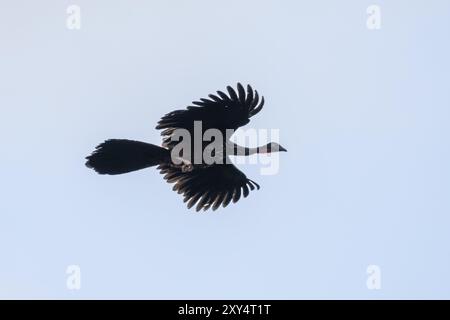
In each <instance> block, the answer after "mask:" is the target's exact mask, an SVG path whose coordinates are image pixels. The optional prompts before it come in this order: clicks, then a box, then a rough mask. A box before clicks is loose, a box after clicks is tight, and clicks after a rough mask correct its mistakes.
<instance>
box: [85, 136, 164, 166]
mask: <svg viewBox="0 0 450 320" xmlns="http://www.w3.org/2000/svg"><path fill="white" fill-rule="evenodd" d="M86 159H87V162H86V166H87V167H88V168H92V169H94V170H95V171H96V172H98V173H100V174H122V173H127V172H131V171H136V170H140V169H144V168H148V167H152V166H155V165H158V164H161V163H164V162H166V161H168V159H170V152H169V150H167V149H164V148H161V147H159V146H155V145H153V144H150V143H145V142H140V141H132V140H123V139H120V140H119V139H111V140H106V141H105V142H103V143H102V144H100V145H98V146H97V148H96V149H95V151H94V152H93V153H92V154H91V155H90V156H88V157H86Z"/></svg>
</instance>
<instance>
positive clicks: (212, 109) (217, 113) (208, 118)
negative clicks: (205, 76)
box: [156, 83, 264, 148]
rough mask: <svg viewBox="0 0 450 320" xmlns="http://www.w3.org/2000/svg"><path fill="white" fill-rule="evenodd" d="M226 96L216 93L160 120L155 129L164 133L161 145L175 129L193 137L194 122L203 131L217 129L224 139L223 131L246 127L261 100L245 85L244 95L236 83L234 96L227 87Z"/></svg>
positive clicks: (231, 89)
mask: <svg viewBox="0 0 450 320" xmlns="http://www.w3.org/2000/svg"><path fill="white" fill-rule="evenodd" d="M227 91H228V95H227V94H225V93H223V92H222V91H217V95H212V94H210V95H209V99H200V101H194V102H192V104H193V105H192V106H188V107H187V108H186V109H183V110H175V111H173V112H170V113H168V114H166V115H165V116H163V117H162V118H161V120H160V121H159V122H158V125H157V126H156V129H163V131H162V132H161V135H162V136H163V137H165V138H163V139H164V145H166V146H168V147H169V148H170V145H169V144H168V143H167V142H169V141H170V136H171V135H172V134H173V132H174V131H175V130H176V129H186V130H188V131H189V132H190V133H191V134H193V133H194V121H201V123H202V129H203V131H205V130H207V129H211V128H215V129H218V130H220V131H221V132H222V134H223V135H224V136H225V132H226V129H233V130H236V129H237V128H239V127H241V126H243V125H246V124H247V123H249V121H250V118H251V117H252V116H254V115H255V114H257V113H258V112H259V111H261V109H262V107H263V106H264V97H261V98H260V97H259V94H258V91H256V90H253V89H252V87H251V86H250V85H247V91H246V90H245V89H244V87H243V86H242V85H241V84H240V83H238V84H237V92H236V91H235V90H234V89H233V88H232V87H230V86H228V87H227Z"/></svg>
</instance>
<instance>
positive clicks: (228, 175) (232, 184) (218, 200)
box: [158, 164, 259, 211]
mask: <svg viewBox="0 0 450 320" xmlns="http://www.w3.org/2000/svg"><path fill="white" fill-rule="evenodd" d="M158 169H159V170H160V172H161V173H162V174H165V175H164V179H165V180H167V182H169V183H175V185H174V187H173V190H174V191H177V192H178V193H179V194H182V195H183V196H184V202H187V206H188V209H190V208H192V207H193V206H194V205H195V204H197V206H196V210H197V211H200V210H201V209H203V210H208V209H209V208H212V209H213V210H216V209H217V208H219V207H220V205H222V206H223V207H226V206H227V205H228V204H229V203H230V202H231V201H233V202H237V201H238V200H239V199H240V198H241V196H244V198H245V197H247V196H248V195H249V193H250V190H254V189H255V188H257V189H258V190H259V185H258V184H257V183H256V182H254V181H252V180H250V179H248V178H247V177H246V176H245V174H244V173H243V172H241V171H240V170H239V169H237V168H236V167H235V166H234V165H233V164H222V165H212V166H205V167H196V168H195V169H194V170H193V171H191V172H182V170H181V168H179V167H174V166H171V165H170V164H163V165H160V166H159V167H158Z"/></svg>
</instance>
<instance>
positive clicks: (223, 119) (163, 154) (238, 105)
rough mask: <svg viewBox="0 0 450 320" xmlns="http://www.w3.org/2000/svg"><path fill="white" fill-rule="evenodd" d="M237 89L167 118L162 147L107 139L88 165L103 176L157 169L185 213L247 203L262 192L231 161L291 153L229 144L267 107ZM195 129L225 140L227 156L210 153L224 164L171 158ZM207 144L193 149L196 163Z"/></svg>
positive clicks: (275, 145) (250, 90) (260, 99)
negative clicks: (256, 192) (181, 138)
mask: <svg viewBox="0 0 450 320" xmlns="http://www.w3.org/2000/svg"><path fill="white" fill-rule="evenodd" d="M236 88H237V90H235V89H234V88H233V87H231V86H227V87H226V91H227V94H226V93H224V92H222V91H217V94H209V95H208V98H201V99H200V100H198V101H193V102H192V105H189V106H187V107H186V108H185V109H179V110H175V111H172V112H169V113H167V114H166V115H164V116H163V117H162V118H161V119H160V120H159V122H158V123H157V126H156V129H157V130H162V132H161V136H162V144H161V146H157V145H154V144H150V143H146V142H141V141H134V140H127V139H108V140H106V141H104V142H103V143H101V144H99V145H98V146H97V147H96V148H95V150H94V151H93V152H92V153H91V154H90V155H89V156H87V157H86V160H87V161H86V163H85V165H86V166H87V167H88V168H90V169H93V170H95V171H96V172H97V173H98V174H102V175H105V174H106V175H118V174H125V173H128V172H132V171H137V170H141V169H144V168H148V167H154V166H156V167H157V170H159V172H160V173H161V174H163V175H164V179H165V180H166V181H167V182H168V183H173V184H174V186H173V190H174V191H176V192H177V193H179V194H181V195H182V196H183V198H184V202H185V203H186V204H187V208H188V209H191V208H193V207H194V206H195V210H196V211H200V210H204V211H206V210H208V209H212V210H213V211H214V210H217V209H218V208H219V207H220V206H222V207H223V208H225V207H227V206H228V205H229V204H230V203H231V202H233V203H235V202H237V201H238V200H239V199H241V198H242V197H244V198H246V197H247V196H248V195H249V193H250V191H253V190H255V189H256V190H259V189H260V185H259V184H258V183H256V182H255V181H253V180H251V179H249V178H247V176H246V175H245V174H244V173H243V172H242V171H240V170H239V169H238V168H237V167H236V166H235V165H234V164H233V163H232V162H231V161H230V155H243V156H248V155H252V154H259V153H272V152H286V151H287V150H286V149H285V148H284V147H282V146H281V145H279V144H278V143H276V142H270V143H268V144H266V145H264V146H260V147H256V148H248V147H243V146H239V145H237V144H235V143H234V142H232V141H231V140H230V132H234V131H235V130H237V129H238V128H239V127H242V126H244V125H246V124H248V123H249V122H250V118H251V117H253V116H255V115H256V114H257V113H259V112H260V111H261V110H262V108H263V106H264V103H265V100H264V96H261V97H260V95H259V93H258V91H257V90H253V88H252V87H251V86H250V85H247V87H246V89H245V88H244V86H243V85H242V84H241V83H237V86H236ZM196 123H200V124H201V134H202V135H203V134H204V133H205V132H206V131H207V130H209V129H213V130H216V132H218V133H220V134H222V137H223V143H224V149H226V150H227V152H220V151H219V149H217V150H213V152H212V153H211V155H212V156H214V157H215V159H219V160H222V161H216V162H214V163H205V162H206V161H203V160H202V159H200V162H198V161H197V162H195V161H192V159H191V157H188V154H189V148H187V151H186V149H182V151H181V152H180V153H179V156H178V157H174V156H173V152H174V150H175V148H176V146H177V144H178V143H179V142H177V141H176V139H174V137H175V136H176V135H177V133H179V132H180V131H182V132H185V133H188V134H190V135H195V130H196V128H195V125H196ZM208 143H209V142H205V141H202V143H201V148H200V149H195V147H192V146H191V150H190V151H191V152H192V153H191V154H193V155H194V157H195V154H196V152H197V154H198V153H199V151H200V152H204V151H205V149H206V147H207V146H208ZM228 150H231V153H229V152H228ZM222 151H223V149H222ZM175 158H176V159H175ZM175 160H177V161H175Z"/></svg>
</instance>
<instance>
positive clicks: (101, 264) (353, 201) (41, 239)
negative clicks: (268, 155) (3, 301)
mask: <svg viewBox="0 0 450 320" xmlns="http://www.w3.org/2000/svg"><path fill="white" fill-rule="evenodd" d="M73 4H75V5H78V6H79V7H80V8H81V29H80V30H68V29H67V27H66V18H67V14H66V9H67V7H68V6H69V5H73ZM372 4H377V5H379V7H380V9H381V29H379V30H369V29H368V28H367V26H366V20H367V17H368V15H367V13H366V9H367V7H368V6H369V5H372ZM449 31H450V2H448V1H445V0H434V1H433V0H432V1H406V0H404V1H400V0H396V1H378V2H373V1H361V0H358V1H357V0H353V1H350V0H347V1H340V2H339V3H338V2H337V1H331V0H327V1H325V0H321V1H308V2H306V1H274V0H272V1H261V0H258V1H257V0H248V1H238V0H231V1H220V2H219V1H214V2H213V1H206V0H201V1H200V0H189V1H173V0H172V1H146V2H144V1H137V0H132V1H106V0H96V1H91V0H89V1H88V0H73V1H49V0H43V1H30V0H28V1H17V0H15V1H12V0H0V39H1V41H0V52H1V57H2V58H1V59H0V106H1V108H2V116H1V117H0V134H1V137H2V144H1V149H2V151H1V164H2V165H1V169H0V181H1V183H0V194H1V201H0V252H1V258H0V297H1V298H64V299H79V298H140V299H142V298H153V299H154V298H159V299H163V298H178V299H197V298H203V299H216V298H235V299H239V298H246V299H256V298H260V299H302V298H338V299H346V298H357V299H365V298H368V299H380V298H384V299H390V298H447V299H448V298H450V290H449V289H450V275H449V272H448V270H449V268H450V249H449V245H448V244H449V243H450V233H449V227H450V200H449V192H450V169H449V163H450V148H449V139H448V138H449V136H450V129H449V128H450V126H449V123H448V122H449V120H450V91H449V90H448V85H449V80H450V79H449V78H450V62H449V57H450V46H449V42H448V39H449ZM237 81H240V82H242V83H250V84H251V85H252V86H253V87H254V88H256V89H257V90H258V91H259V92H260V93H261V94H263V95H264V96H265V98H266V105H265V107H264V109H263V110H262V112H260V113H259V114H258V115H257V116H255V117H254V118H252V121H251V122H250V124H249V125H248V127H251V128H256V129H258V128H264V129H279V133H280V142H281V144H282V145H283V146H284V147H286V148H287V149H288V152H287V153H285V154H282V155H281V156H280V170H279V172H278V174H276V175H268V176H267V175H266V176H265V175H261V174H260V166H258V165H239V168H241V169H242V170H243V171H244V172H245V173H246V174H247V176H248V177H249V178H250V179H252V180H255V181H256V182H258V183H259V184H260V185H261V187H262V188H261V190H259V191H257V192H252V193H251V194H250V196H249V197H248V198H247V199H244V200H241V201H239V202H238V203H237V204H234V205H230V206H229V207H227V208H226V209H224V210H219V211H217V212H214V213H213V212H209V213H207V214H196V213H195V212H194V211H188V210H187V209H186V207H185V204H184V203H183V201H182V198H181V197H180V196H179V195H177V194H176V193H174V192H173V191H172V190H171V187H172V186H170V185H168V184H166V183H165V182H164V181H163V179H162V176H161V175H159V173H158V172H157V171H156V170H154V169H148V170H143V171H139V172H135V173H131V174H127V175H122V176H99V175H97V174H95V173H94V172H93V171H91V170H88V169H87V168H85V167H84V157H85V156H87V155H88V154H89V153H90V152H91V151H92V150H93V148H94V147H95V146H96V145H97V144H98V143H100V142H102V141H103V140H105V139H108V138H127V139H136V140H142V141H147V142H152V143H156V144H159V143H160V137H159V132H157V131H156V130H155V129H154V127H155V125H156V123H157V121H158V120H159V118H160V117H161V116H162V115H164V114H166V113H167V112H170V111H172V110H174V109H178V108H184V107H185V106H186V105H188V104H190V102H191V101H193V100H196V99H198V98H201V97H206V96H207V95H208V94H209V93H213V92H214V91H216V90H224V89H225V87H226V86H227V85H235V83H236V82H237ZM69 265H77V266H79V267H80V270H81V288H80V290H69V289H68V288H67V286H66V281H67V275H66V268H67V267H68V266H69ZM370 265H376V266H379V268H380V272H381V274H380V283H381V288H380V289H379V290H369V289H368V287H367V285H366V282H367V279H368V274H367V273H366V270H367V267H368V266H370Z"/></svg>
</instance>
